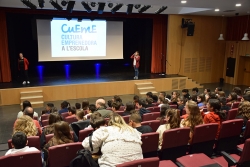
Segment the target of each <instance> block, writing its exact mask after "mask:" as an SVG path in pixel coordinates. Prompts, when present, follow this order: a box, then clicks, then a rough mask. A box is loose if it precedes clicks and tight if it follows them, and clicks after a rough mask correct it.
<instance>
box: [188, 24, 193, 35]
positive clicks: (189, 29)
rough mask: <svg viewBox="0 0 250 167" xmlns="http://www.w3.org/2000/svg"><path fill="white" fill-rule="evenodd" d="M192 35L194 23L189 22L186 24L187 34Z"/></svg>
mask: <svg viewBox="0 0 250 167" xmlns="http://www.w3.org/2000/svg"><path fill="white" fill-rule="evenodd" d="M193 35H194V23H192V22H189V23H188V26H187V36H193Z"/></svg>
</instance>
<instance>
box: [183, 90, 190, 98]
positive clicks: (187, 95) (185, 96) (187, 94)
mask: <svg viewBox="0 0 250 167" xmlns="http://www.w3.org/2000/svg"><path fill="white" fill-rule="evenodd" d="M181 92H182V96H183V97H184V98H185V99H186V100H190V99H191V96H190V95H189V93H188V89H183V90H182V91H181Z"/></svg>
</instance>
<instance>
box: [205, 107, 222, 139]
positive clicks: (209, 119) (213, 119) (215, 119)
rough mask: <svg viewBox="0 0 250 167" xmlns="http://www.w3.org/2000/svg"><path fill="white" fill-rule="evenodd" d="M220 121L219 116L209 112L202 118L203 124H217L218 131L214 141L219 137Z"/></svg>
mask: <svg viewBox="0 0 250 167" xmlns="http://www.w3.org/2000/svg"><path fill="white" fill-rule="evenodd" d="M221 122H222V121H221V119H220V117H219V115H217V114H215V113H214V112H213V111H210V112H209V113H208V114H205V116H204V123H205V124H209V123H218V125H219V126H218V130H217V134H216V139H217V138H218V137H219V134H220V127H221Z"/></svg>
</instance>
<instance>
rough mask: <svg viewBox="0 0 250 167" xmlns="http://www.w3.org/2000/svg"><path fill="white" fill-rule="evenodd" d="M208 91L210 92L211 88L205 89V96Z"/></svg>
mask: <svg viewBox="0 0 250 167" xmlns="http://www.w3.org/2000/svg"><path fill="white" fill-rule="evenodd" d="M208 93H210V89H208V88H206V89H204V94H205V96H206V94H208Z"/></svg>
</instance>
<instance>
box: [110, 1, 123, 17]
mask: <svg viewBox="0 0 250 167" xmlns="http://www.w3.org/2000/svg"><path fill="white" fill-rule="evenodd" d="M122 6H123V4H122V3H120V4H117V5H116V6H115V7H114V8H113V9H111V12H112V14H115V12H117V11H118V10H119V9H121V7H122Z"/></svg>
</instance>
